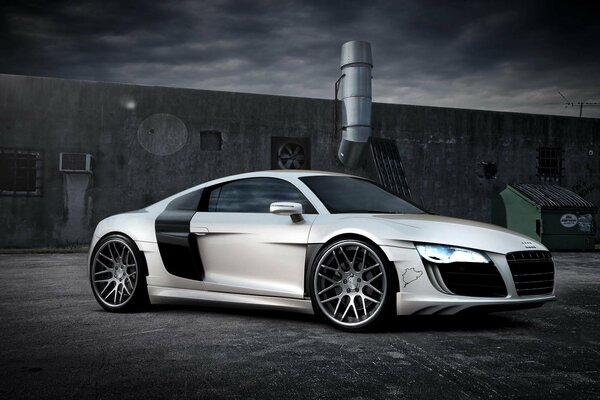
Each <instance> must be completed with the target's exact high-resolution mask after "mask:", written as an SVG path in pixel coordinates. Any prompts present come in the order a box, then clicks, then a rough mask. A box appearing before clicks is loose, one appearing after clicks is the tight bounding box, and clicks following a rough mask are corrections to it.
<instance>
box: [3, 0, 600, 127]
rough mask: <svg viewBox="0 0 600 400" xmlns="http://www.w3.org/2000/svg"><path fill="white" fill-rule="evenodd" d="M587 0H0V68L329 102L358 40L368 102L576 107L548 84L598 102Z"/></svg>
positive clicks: (571, 111) (598, 14)
mask: <svg viewBox="0 0 600 400" xmlns="http://www.w3.org/2000/svg"><path fill="white" fill-rule="evenodd" d="M596 4H598V2H597V1H527V0H521V1H510V2H506V1H417V0H415V1H378V0H364V1H325V0H323V1H285V0H279V1H277V0H265V1H260V0H254V1H234V0H209V1H191V0H188V1H169V0H167V1H156V2H153V1H149V0H146V1H125V0H124V1H118V2H111V1H24V0H22V1H18V2H14V3H11V2H7V1H4V2H3V5H1V6H0V7H1V9H2V13H1V15H0V46H1V52H0V73H9V74H23V75H37V76H53V77H62V78H75V79H88V80H101V81H113V82H124V83H139V84H147V85H162V86H175V87H187V88H199V89H211V90H226V91H235V92H251V93H266V94H278V95H287V96H303V97H317V98H332V97H333V84H334V82H335V80H336V79H337V78H338V76H339V74H340V71H339V52H340V47H341V44H342V43H343V42H345V41H348V40H367V41H369V42H371V45H372V48H373V60H374V64H375V68H374V70H373V77H374V81H373V98H374V101H378V102H388V103H402V104H421V105H432V106H445V107H460V108H477V109H490V110H503V111H516V112H533V113H544V114H562V115H578V113H579V110H578V109H575V108H565V107H564V105H563V100H562V99H561V98H560V96H559V95H558V93H557V92H558V91H559V90H560V91H561V92H562V93H563V94H565V95H566V96H567V97H568V98H569V99H570V100H572V101H592V102H593V101H595V102H600V44H599V41H600V40H599V39H600V5H596ZM584 116H594V117H600V107H588V108H584Z"/></svg>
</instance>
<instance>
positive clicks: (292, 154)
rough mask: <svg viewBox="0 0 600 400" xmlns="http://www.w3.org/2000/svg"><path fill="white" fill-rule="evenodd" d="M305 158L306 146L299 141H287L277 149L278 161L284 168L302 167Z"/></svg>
mask: <svg viewBox="0 0 600 400" xmlns="http://www.w3.org/2000/svg"><path fill="white" fill-rule="evenodd" d="M305 160H306V156H305V154H304V148H303V147H302V146H300V145H299V144H298V143H286V144H284V145H282V146H281V147H279V150H278V151H277V163H278V164H279V167H280V168H282V169H301V168H303V167H304V161H305Z"/></svg>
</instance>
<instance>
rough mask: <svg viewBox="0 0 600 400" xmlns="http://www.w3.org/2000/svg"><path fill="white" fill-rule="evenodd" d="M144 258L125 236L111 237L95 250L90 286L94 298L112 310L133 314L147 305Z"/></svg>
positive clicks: (101, 242) (92, 259)
mask: <svg viewBox="0 0 600 400" xmlns="http://www.w3.org/2000/svg"><path fill="white" fill-rule="evenodd" d="M145 271H146V265H145V263H144V256H143V254H142V253H141V252H140V251H139V249H138V248H137V246H136V245H135V243H134V242H133V241H132V240H131V239H129V238H128V237H126V236H123V235H118V234H114V235H109V236H107V237H105V238H104V239H102V240H101V241H100V242H99V243H98V244H97V245H96V248H95V249H94V252H93V254H92V257H91V262H90V283H91V284H92V290H93V292H94V297H96V300H97V301H98V303H100V305H101V306H102V307H104V308H105V309H106V310H109V311H132V310H135V309H136V308H139V307H140V306H142V305H144V304H147V299H148V292H147V288H146V279H145Z"/></svg>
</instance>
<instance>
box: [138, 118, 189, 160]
mask: <svg viewBox="0 0 600 400" xmlns="http://www.w3.org/2000/svg"><path fill="white" fill-rule="evenodd" d="M137 137H138V141H139V142H140V144H141V145H142V147H143V148H144V149H146V150H147V151H149V152H150V153H152V154H156V155H157V156H167V155H169V154H173V153H175V152H177V151H179V150H181V148H182V147H183V146H185V144H186V142H187V138H188V132H187V128H186V127H185V124H184V123H183V121H182V120H180V119H179V118H177V117H176V116H174V115H171V114H153V115H151V116H149V117H148V118H146V119H145V120H143V121H142V123H141V124H140V126H139V127H138V132H137Z"/></svg>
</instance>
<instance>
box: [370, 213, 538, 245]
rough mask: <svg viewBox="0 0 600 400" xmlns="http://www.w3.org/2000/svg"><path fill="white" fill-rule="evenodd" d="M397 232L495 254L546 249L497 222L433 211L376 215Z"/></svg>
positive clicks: (408, 238) (404, 237) (397, 236)
mask: <svg viewBox="0 0 600 400" xmlns="http://www.w3.org/2000/svg"><path fill="white" fill-rule="evenodd" d="M371 217H372V218H373V219H375V220H379V221H381V222H383V223H385V224H386V225H388V228H392V229H393V231H394V236H395V237H394V238H389V239H392V240H393V239H395V240H404V241H412V242H423V243H437V244H446V245H452V246H458V247H466V248H470V249H480V250H485V251H490V252H495V253H502V254H505V253H510V252H513V251H524V250H545V251H547V249H546V247H544V246H543V245H542V244H541V243H539V242H537V241H536V240H534V239H532V238H530V237H528V236H525V235H523V234H520V233H517V232H513V231H510V230H508V229H505V228H501V227H499V226H496V225H490V224H485V223H482V222H475V221H469V220H464V219H458V218H450V217H442V216H438V215H430V214H394V215H381V214H374V215H371Z"/></svg>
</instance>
